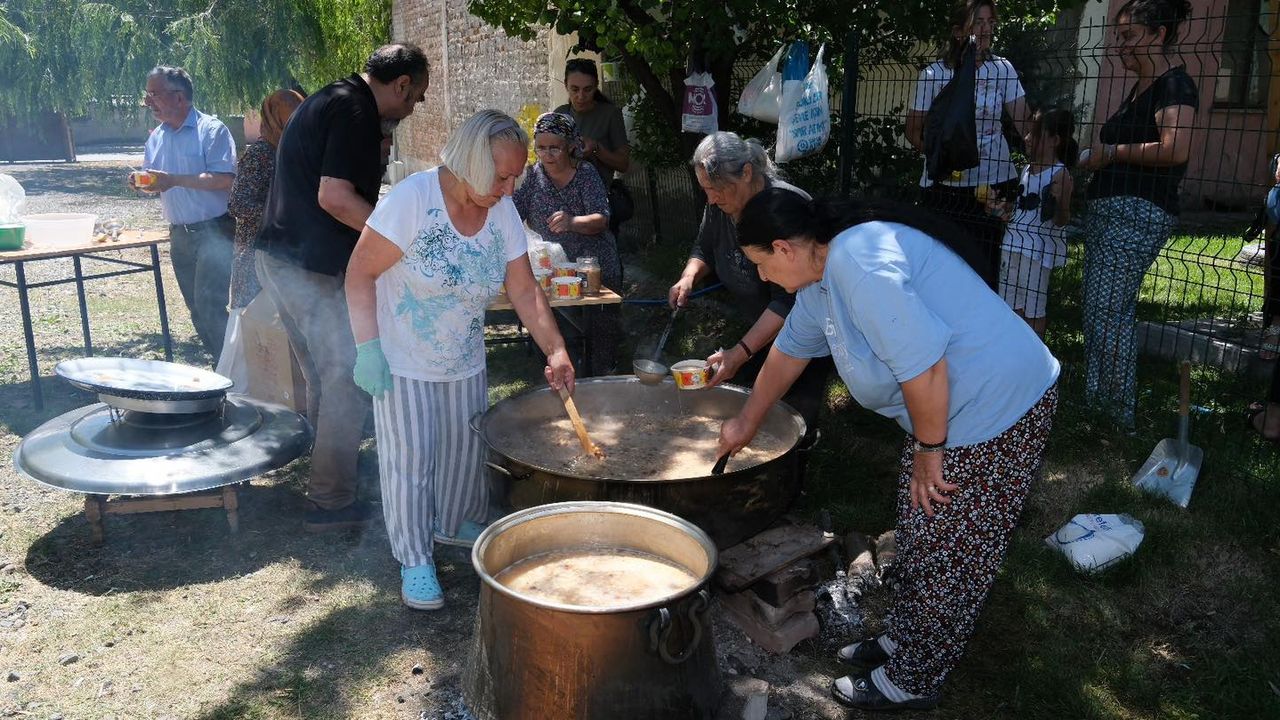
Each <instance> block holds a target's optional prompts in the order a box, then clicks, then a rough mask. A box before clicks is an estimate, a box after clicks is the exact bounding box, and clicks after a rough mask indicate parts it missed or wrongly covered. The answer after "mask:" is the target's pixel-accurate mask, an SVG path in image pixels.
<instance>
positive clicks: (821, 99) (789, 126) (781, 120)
mask: <svg viewBox="0 0 1280 720" xmlns="http://www.w3.org/2000/svg"><path fill="white" fill-rule="evenodd" d="M824 52H826V46H825V45H824V46H823V47H821V48H819V49H818V56H817V58H815V59H814V61H813V67H812V68H810V69H809V72H808V74H807V75H805V77H804V79H803V80H785V81H784V82H783V83H782V105H781V107H780V109H779V112H778V145H777V148H776V149H775V150H774V160H775V161H776V162H780V163H784V162H788V161H790V160H795V159H796V158H802V157H805V156H806V155H813V154H815V153H817V152H819V151H821V150H822V148H823V146H825V145H826V144H827V140H828V139H829V138H830V137H831V94H830V91H829V89H828V87H827V66H826V64H824V63H823V62H822V55H823V53H824Z"/></svg>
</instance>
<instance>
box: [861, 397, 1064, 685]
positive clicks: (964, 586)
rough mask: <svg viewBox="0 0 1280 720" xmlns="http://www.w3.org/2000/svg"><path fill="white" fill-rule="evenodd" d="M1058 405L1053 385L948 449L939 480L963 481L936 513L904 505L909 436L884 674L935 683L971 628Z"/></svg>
mask: <svg viewBox="0 0 1280 720" xmlns="http://www.w3.org/2000/svg"><path fill="white" fill-rule="evenodd" d="M1057 407H1058V388H1057V386H1056V385H1055V386H1053V387H1051V388H1049V390H1048V391H1047V392H1046V393H1045V394H1044V396H1043V397H1041V398H1040V400H1039V401H1038V402H1036V404H1035V405H1034V406H1032V408H1031V409H1030V410H1028V411H1027V413H1026V414H1025V415H1023V416H1022V418H1021V419H1020V420H1018V422H1017V423H1015V424H1014V425H1013V427H1011V428H1009V429H1008V430H1006V431H1004V432H1003V433H1001V434H1000V435H997V436H996V437H994V438H992V439H991V440H988V441H986V442H984V443H979V444H977V445H968V446H964V447H958V448H948V449H947V452H946V458H945V459H944V460H943V468H942V473H943V478H944V479H945V480H946V481H947V482H950V483H954V484H956V485H959V486H960V488H959V489H958V490H956V491H955V492H954V493H952V495H951V504H950V505H937V504H935V505H934V516H933V517H932V518H930V517H927V516H926V515H925V514H924V510H923V509H916V510H912V509H911V495H910V492H909V487H910V484H911V471H912V465H913V459H914V455H913V453H912V449H911V442H910V440H908V442H907V443H906V444H905V445H904V447H903V452H902V475H901V477H900V478H899V479H898V527H897V532H896V533H895V534H896V539H897V546H898V578H899V582H898V586H897V588H896V589H895V591H894V596H893V601H892V604H891V606H890V608H889V617H888V623H887V624H888V633H889V638H890V639H892V640H893V641H894V642H895V643H897V649H896V650H895V651H894V653H893V657H892V658H890V659H889V662H888V663H886V665H885V673H886V674H887V675H888V677H889V680H891V681H892V682H893V683H894V684H895V685H897V686H898V687H899V688H901V689H903V690H905V691H907V692H909V693H915V694H917V695H931V694H933V693H935V692H937V691H938V688H940V687H941V686H942V683H943V681H944V680H946V678H947V674H948V673H950V672H951V670H952V668H954V667H955V665H956V663H957V662H959V660H960V657H961V656H962V655H963V654H964V649H965V645H967V644H968V642H969V637H970V636H971V635H972V634H973V625H974V622H975V621H976V620H977V618H978V614H979V613H980V612H981V611H982V605H983V603H984V602H985V601H986V599H987V593H988V592H989V591H990V590H991V586H992V585H993V584H994V583H995V580H996V573H997V571H998V570H999V569H1000V564H1001V563H1002V562H1003V561H1004V555H1005V550H1006V549H1007V548H1008V547H1009V537H1010V536H1011V535H1012V534H1013V529H1014V527H1015V526H1017V524H1018V518H1019V517H1021V515H1022V505H1023V502H1024V501H1025V500H1026V498H1027V493H1028V492H1030V490H1031V483H1032V481H1033V480H1034V479H1035V478H1036V477H1037V476H1038V475H1039V472H1040V463H1041V461H1042V460H1043V459H1044V449H1045V443H1046V441H1047V440H1048V438H1049V430H1050V428H1051V427H1052V426H1053V413H1054V411H1055V410H1056V409H1057Z"/></svg>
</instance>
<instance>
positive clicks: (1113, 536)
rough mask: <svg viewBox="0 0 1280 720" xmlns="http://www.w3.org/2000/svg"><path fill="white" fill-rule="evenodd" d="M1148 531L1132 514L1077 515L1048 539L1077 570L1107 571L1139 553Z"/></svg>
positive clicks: (1090, 571) (1051, 545) (1046, 539)
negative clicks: (1139, 547)
mask: <svg viewBox="0 0 1280 720" xmlns="http://www.w3.org/2000/svg"><path fill="white" fill-rule="evenodd" d="M1145 534H1146V530H1145V529H1144V528H1143V527H1142V523H1141V522H1139V521H1138V520H1137V519H1136V518H1134V517H1132V516H1130V515H1093V514H1083V515H1077V516H1075V517H1073V518H1071V520H1069V521H1068V522H1067V524H1066V525H1063V526H1062V527H1060V528H1058V530H1057V531H1056V532H1054V533H1053V534H1051V535H1049V536H1048V537H1046V538H1045V539H1044V542H1045V544H1046V545H1048V546H1049V547H1051V548H1053V549H1054V550H1057V551H1059V552H1061V553H1062V554H1063V555H1066V556H1067V559H1068V560H1070V561H1071V564H1072V565H1075V566H1076V569H1078V570H1081V571H1083V572H1087V573H1093V572H1098V571H1100V570H1105V569H1107V568H1109V567H1111V566H1112V565H1114V564H1116V563H1118V562H1120V561H1121V560H1123V559H1125V558H1127V557H1129V556H1130V555H1132V554H1133V553H1134V552H1136V551H1137V549H1138V546H1139V545H1141V544H1142V538H1143V536H1144V535H1145Z"/></svg>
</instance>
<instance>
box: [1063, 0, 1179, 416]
mask: <svg viewBox="0 0 1280 720" xmlns="http://www.w3.org/2000/svg"><path fill="white" fill-rule="evenodd" d="M1189 12H1190V5H1189V4H1188V3H1187V2H1186V0H1129V2H1127V3H1125V4H1124V5H1123V6H1121V7H1120V10H1119V11H1118V12H1117V13H1116V16H1115V23H1116V24H1115V30H1116V34H1115V50H1116V54H1117V55H1118V56H1119V58H1120V62H1121V63H1122V64H1123V65H1124V67H1125V69H1126V70H1128V71H1129V72H1132V73H1134V74H1135V75H1137V76H1138V81H1137V82H1136V83H1135V84H1134V86H1133V88H1132V89H1131V90H1130V91H1129V94H1128V96H1127V97H1126V98H1125V101H1124V102H1123V103H1122V104H1121V105H1120V109H1119V110H1117V111H1116V112H1115V113H1114V114H1113V115H1112V116H1111V117H1110V118H1108V119H1107V122H1106V123H1104V124H1103V126H1102V129H1101V130H1100V131H1099V133H1098V142H1095V143H1094V144H1093V145H1092V146H1090V147H1089V148H1088V149H1086V150H1085V151H1084V153H1082V155H1081V167H1083V168H1085V169H1087V170H1093V171H1094V173H1093V178H1092V179H1091V180H1090V182H1089V188H1088V198H1089V205H1088V214H1087V216H1086V220H1085V254H1084V343H1085V360H1086V386H1085V390H1086V393H1087V395H1088V397H1089V400H1090V402H1091V403H1093V404H1095V405H1097V406H1098V407H1099V408H1100V409H1102V410H1103V411H1105V412H1107V413H1108V414H1110V415H1111V416H1112V417H1113V418H1114V419H1115V420H1116V421H1117V422H1119V423H1120V424H1121V425H1122V426H1124V427H1127V428H1132V427H1133V425H1134V404H1135V401H1134V374H1135V370H1136V366H1137V337H1136V316H1137V304H1138V289H1139V288H1140V287H1141V285H1142V278H1143V276H1144V275H1145V274H1146V272H1147V269H1148V268H1149V267H1151V263H1153V262H1154V261H1155V259H1156V256H1157V255H1159V254H1160V249H1161V248H1162V247H1164V244H1165V242H1167V241H1168V239H1169V235H1170V234H1171V233H1172V232H1173V228H1174V225H1175V224H1176V221H1177V215H1178V184H1179V182H1180V181H1181V180H1182V176H1183V173H1185V172H1186V169H1187V158H1188V157H1189V156H1190V154H1191V127H1192V124H1193V123H1194V121H1195V116H1196V108H1197V107H1198V106H1199V100H1198V96H1197V90H1196V85H1195V82H1194V81H1193V80H1192V79H1191V76H1189V75H1188V74H1187V71H1186V69H1185V68H1184V67H1183V66H1181V65H1178V66H1173V65H1172V64H1171V63H1170V61H1169V56H1168V50H1169V48H1170V47H1171V46H1172V45H1173V44H1174V42H1175V41H1176V40H1177V38H1178V28H1179V26H1180V25H1181V24H1182V23H1183V21H1184V20H1186V18H1187V14H1188V13H1189Z"/></svg>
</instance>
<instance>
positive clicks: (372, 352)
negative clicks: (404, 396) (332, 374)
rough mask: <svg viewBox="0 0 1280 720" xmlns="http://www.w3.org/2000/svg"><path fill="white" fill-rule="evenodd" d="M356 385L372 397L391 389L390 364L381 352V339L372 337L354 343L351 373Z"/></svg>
mask: <svg viewBox="0 0 1280 720" xmlns="http://www.w3.org/2000/svg"><path fill="white" fill-rule="evenodd" d="M351 375H352V378H353V379H354V380H355V381H356V385H358V386H359V387H360V389H361V390H363V391H365V392H367V393H369V395H370V396H372V397H378V396H380V395H382V394H383V393H385V392H387V391H388V390H390V389H391V366H390V365H387V356H386V355H383V354H382V341H381V340H379V339H378V338H374V339H372V340H369V341H367V342H362V343H360V344H359V345H356V367H355V370H354V371H353V372H352V373H351Z"/></svg>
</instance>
